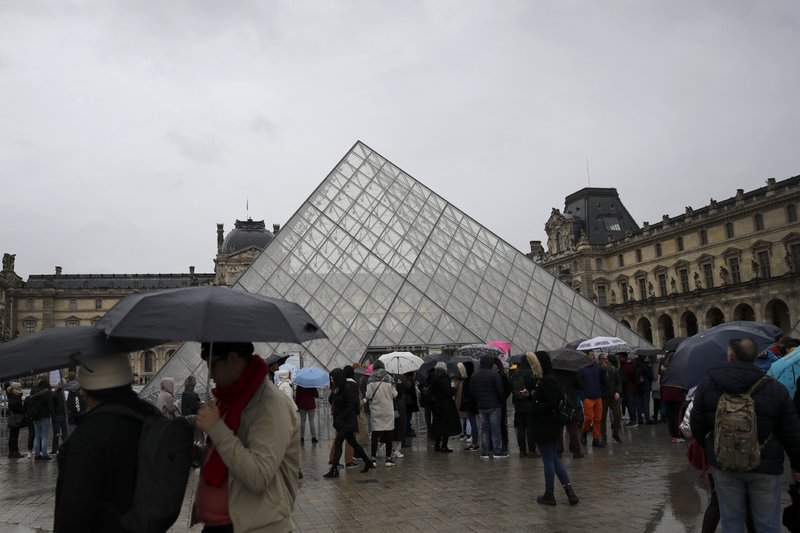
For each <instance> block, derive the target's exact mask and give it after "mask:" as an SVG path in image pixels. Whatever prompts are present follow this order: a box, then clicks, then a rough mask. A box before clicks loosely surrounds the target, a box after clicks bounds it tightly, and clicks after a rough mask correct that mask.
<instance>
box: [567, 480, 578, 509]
mask: <svg viewBox="0 0 800 533" xmlns="http://www.w3.org/2000/svg"><path fill="white" fill-rule="evenodd" d="M564 492H566V493H567V498H568V499H569V504H570V505H578V502H579V501H580V500H579V499H578V496H576V495H575V491H574V490H573V489H572V484H571V483H570V484H569V485H564Z"/></svg>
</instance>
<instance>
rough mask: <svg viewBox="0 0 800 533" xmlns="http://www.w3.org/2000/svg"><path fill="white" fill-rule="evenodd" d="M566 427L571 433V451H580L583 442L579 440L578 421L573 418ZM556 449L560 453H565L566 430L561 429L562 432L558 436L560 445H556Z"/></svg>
mask: <svg viewBox="0 0 800 533" xmlns="http://www.w3.org/2000/svg"><path fill="white" fill-rule="evenodd" d="M564 429H565V430H566V431H567V433H568V434H569V451H571V452H572V453H578V452H580V451H581V443H580V442H579V441H578V421H577V420H573V421H572V422H570V423H569V424H567V425H566V426H564ZM556 451H557V452H558V454H559V455H560V454H562V453H564V431H563V430H562V431H561V434H560V435H559V437H558V445H557V446H556Z"/></svg>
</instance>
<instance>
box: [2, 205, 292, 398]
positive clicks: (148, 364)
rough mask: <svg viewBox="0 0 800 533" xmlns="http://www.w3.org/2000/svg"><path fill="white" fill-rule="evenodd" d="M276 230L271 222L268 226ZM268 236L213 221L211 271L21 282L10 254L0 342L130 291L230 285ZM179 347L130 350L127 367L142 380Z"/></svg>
mask: <svg viewBox="0 0 800 533" xmlns="http://www.w3.org/2000/svg"><path fill="white" fill-rule="evenodd" d="M273 228H274V229H275V230H276V231H277V229H279V228H278V227H277V226H273ZM272 238H273V234H272V233H270V232H269V231H267V230H266V228H265V226H264V222H263V221H253V220H252V219H248V220H247V221H245V222H242V221H239V220H237V221H236V223H235V226H234V229H233V230H232V231H231V232H229V233H228V235H227V236H225V235H224V229H223V225H222V224H217V255H216V258H215V259H214V263H215V268H214V270H215V272H214V273H195V268H194V267H193V266H190V267H189V271H188V273H180V274H65V273H64V272H63V269H62V267H60V266H57V267H55V272H54V273H53V274H33V275H30V276H29V277H28V279H27V280H26V281H23V280H22V278H21V277H20V276H18V275H17V274H16V273H15V272H14V259H15V256H14V255H12V254H8V253H7V254H5V255H4V256H3V270H2V272H0V342H4V341H7V340H11V339H13V338H16V337H18V336H22V335H28V334H30V333H34V332H36V331H40V330H43V329H45V328H50V327H70V326H91V325H94V324H95V323H96V322H97V321H98V320H100V318H102V317H103V315H104V314H105V313H106V311H108V310H109V309H110V308H111V307H112V306H113V305H114V304H115V303H117V301H119V299H120V298H122V297H123V296H125V295H127V294H131V293H134V292H142V291H149V290H155V289H173V288H180V287H190V286H199V285H212V284H213V285H231V284H232V283H233V282H235V280H236V279H238V277H239V275H240V274H241V273H242V272H244V271H245V270H246V269H247V267H248V266H249V265H250V263H251V262H252V261H253V259H254V258H255V257H256V256H258V254H260V253H261V250H263V248H264V246H266V245H267V244H268V243H269V242H270V241H271V240H272ZM178 346H180V343H177V342H174V343H168V344H163V345H160V346H156V347H154V348H151V349H149V350H144V351H140V352H134V353H132V354H131V362H132V364H133V371H134V374H135V375H136V377H137V379H139V381H140V382H141V383H144V382H146V381H147V380H148V379H149V378H150V377H151V376H153V375H154V374H155V373H156V372H158V370H159V369H160V368H161V366H163V365H164V363H166V361H167V360H168V359H169V358H170V356H171V355H172V354H173V353H174V352H175V350H176V349H177V348H178Z"/></svg>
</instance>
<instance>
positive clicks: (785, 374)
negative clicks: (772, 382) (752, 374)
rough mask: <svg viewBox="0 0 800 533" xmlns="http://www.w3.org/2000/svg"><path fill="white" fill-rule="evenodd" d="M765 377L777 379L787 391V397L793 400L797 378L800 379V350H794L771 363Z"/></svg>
mask: <svg viewBox="0 0 800 533" xmlns="http://www.w3.org/2000/svg"><path fill="white" fill-rule="evenodd" d="M767 375H768V376H772V377H773V378H775V379H777V380H778V381H779V382H780V383H781V384H782V385H783V386H784V387H786V390H788V391H789V397H790V398H794V393H795V391H796V390H797V378H798V377H800V348H795V349H794V350H793V351H791V352H789V353H788V354H786V355H785V356H783V357H781V358H780V359H778V360H777V361H775V362H774V363H772V366H771V367H769V371H768V372H767Z"/></svg>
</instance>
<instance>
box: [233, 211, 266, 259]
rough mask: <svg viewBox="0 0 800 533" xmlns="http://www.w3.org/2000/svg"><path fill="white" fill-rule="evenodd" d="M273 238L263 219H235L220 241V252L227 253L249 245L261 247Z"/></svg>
mask: <svg viewBox="0 0 800 533" xmlns="http://www.w3.org/2000/svg"><path fill="white" fill-rule="evenodd" d="M274 238H275V236H274V235H273V234H272V232H271V231H269V230H267V227H266V225H265V224H264V221H263V220H253V219H252V218H248V219H247V220H237V221H236V223H235V224H234V226H233V229H232V230H231V231H230V232H229V233H228V234H227V235H226V236H225V240H224V241H223V242H222V253H224V254H228V253H231V252H235V251H237V250H244V249H245V248H249V247H251V246H255V247H257V248H261V249H263V248H264V247H265V246H266V245H268V244H269V243H270V241H272V239H274Z"/></svg>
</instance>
